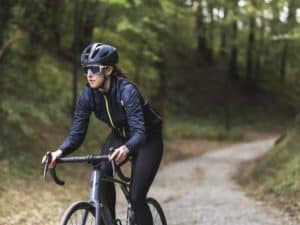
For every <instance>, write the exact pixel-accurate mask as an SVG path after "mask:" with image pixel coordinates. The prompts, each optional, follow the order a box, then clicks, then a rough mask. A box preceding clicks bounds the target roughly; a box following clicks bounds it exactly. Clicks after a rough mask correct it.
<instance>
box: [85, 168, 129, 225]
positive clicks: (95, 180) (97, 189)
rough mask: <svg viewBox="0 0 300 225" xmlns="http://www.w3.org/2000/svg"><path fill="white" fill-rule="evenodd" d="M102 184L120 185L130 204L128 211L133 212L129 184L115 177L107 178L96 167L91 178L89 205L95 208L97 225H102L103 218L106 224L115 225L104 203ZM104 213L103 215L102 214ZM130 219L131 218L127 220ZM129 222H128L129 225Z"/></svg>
mask: <svg viewBox="0 0 300 225" xmlns="http://www.w3.org/2000/svg"><path fill="white" fill-rule="evenodd" d="M102 182H111V183H114V184H115V183H118V184H119V185H120V188H121V190H122V192H123V194H124V196H125V198H126V200H127V203H128V210H131V204H130V200H129V184H128V183H126V182H124V181H122V180H119V179H116V178H114V177H110V176H106V175H103V174H101V169H100V168H99V167H94V169H93V172H92V176H91V187H90V201H89V203H91V204H93V205H94V206H95V218H96V225H99V224H100V218H101V216H102V218H103V220H104V222H105V224H114V221H113V218H111V214H110V212H108V208H107V206H106V205H105V203H104V202H102V199H103V198H102V197H101V196H100V195H101V194H102V191H101V183H102ZM101 213H102V214H101ZM127 219H130V218H127ZM128 222H129V221H127V224H128Z"/></svg>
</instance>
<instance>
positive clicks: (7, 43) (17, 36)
mask: <svg viewBox="0 0 300 225" xmlns="http://www.w3.org/2000/svg"><path fill="white" fill-rule="evenodd" d="M23 35H24V33H23V32H21V31H17V32H16V33H15V34H14V35H13V36H12V37H10V38H9V39H8V40H6V41H5V42H4V44H3V45H2V46H1V48H0V58H1V57H2V56H3V54H4V52H5V50H6V49H7V48H8V47H9V46H10V45H12V44H13V43H14V42H16V41H17V40H18V39H20V38H21V37H22V36H23Z"/></svg>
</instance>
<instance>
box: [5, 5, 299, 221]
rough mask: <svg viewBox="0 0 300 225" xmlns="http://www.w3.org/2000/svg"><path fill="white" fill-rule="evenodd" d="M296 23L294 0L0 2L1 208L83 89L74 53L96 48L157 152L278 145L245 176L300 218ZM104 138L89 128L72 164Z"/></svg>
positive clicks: (65, 122) (36, 170) (35, 166)
mask: <svg viewBox="0 0 300 225" xmlns="http://www.w3.org/2000/svg"><path fill="white" fill-rule="evenodd" d="M299 24H300V2H299V1H297V0H229V1H228V0H227V1H225V0H209V1H208V0H185V1H184V0H160V1H159V0H149V1H141V0H73V1H71V0H32V1H29V0H28V1H26V0H25V1H17V0H3V1H1V2H0V27H1V33H0V71H1V76H0V90H1V96H0V98H1V104H0V121H1V131H0V178H1V180H2V181H3V182H2V183H1V184H0V197H3V199H5V195H6V193H7V192H8V191H9V190H10V189H11V188H12V187H13V186H16V185H15V184H16V183H14V182H16V181H15V180H17V181H18V182H21V183H25V184H28V182H29V183H30V182H32V181H33V180H35V179H36V177H37V176H40V159H41V157H42V155H43V154H44V153H45V152H46V151H49V150H55V149H56V148H57V146H59V144H61V143H62V141H63V139H64V137H65V136H66V135H67V134H68V131H69V127H70V123H71V118H72V114H73V108H74V104H75V103H76V100H77V97H78V95H79V94H80V92H81V90H82V88H83V86H84V85H85V82H86V81H85V78H84V76H82V74H83V72H82V69H81V68H80V62H79V59H80V52H81V51H82V50H83V48H84V47H85V46H87V45H88V44H89V43H91V42H105V43H109V44H112V45H114V46H116V47H117V48H118V50H119V56H120V63H119V66H120V67H121V68H122V69H123V71H124V72H125V73H126V75H127V76H128V78H129V79H130V80H132V81H134V82H135V83H136V84H138V86H139V88H140V90H141V92H142V93H143V95H144V96H146V98H147V99H148V100H149V101H150V102H152V103H153V105H154V106H155V107H156V108H157V109H158V110H159V111H160V112H161V113H162V115H163V118H164V134H165V138H166V140H167V141H169V142H173V141H174V140H176V139H191V138H200V139H205V140H212V141H223V142H224V141H225V142H226V141H230V142H232V141H247V140H250V139H253V138H264V137H267V136H270V135H281V139H280V141H278V144H277V145H276V146H275V148H274V149H273V150H272V151H271V152H270V153H269V154H267V155H266V156H265V157H264V158H263V159H261V160H260V161H258V162H256V163H255V164H254V165H255V166H253V165H252V167H251V168H252V169H251V170H250V171H251V172H249V173H250V174H251V175H248V176H251V177H252V178H253V180H252V181H251V182H252V183H251V184H253V182H254V183H255V187H259V188H257V190H258V191H257V192H258V195H261V196H262V195H263V194H265V193H268V194H270V195H271V196H275V197H276V198H277V197H278V196H279V197H280V198H278V199H280V202H281V201H284V202H285V207H286V208H288V209H293V210H296V212H297V213H299V208H300V203H299V197H300V175H299V174H300V156H299V154H298V152H299V146H300V139H299V134H300V116H297V115H298V114H299V110H300V104H299V103H300V102H299V98H300V88H299V87H300V67H299V62H300V54H299V51H300V26H299ZM107 133H108V128H107V127H105V126H103V125H101V124H100V123H99V122H98V121H96V120H95V119H94V118H92V120H91V124H90V127H89V132H88V135H87V140H86V141H85V142H84V144H83V146H82V148H81V153H82V154H84V153H87V152H89V153H91V152H93V151H94V152H95V153H96V152H98V150H99V146H100V145H101V143H103V140H104V139H105V137H106V135H107ZM168 151H169V150H168V149H167V152H168ZM11 178H14V179H13V181H12V179H11ZM246 180H248V182H249V180H250V179H246ZM246 183H247V182H246ZM2 213H7V212H1V213H0V216H1V214H2Z"/></svg>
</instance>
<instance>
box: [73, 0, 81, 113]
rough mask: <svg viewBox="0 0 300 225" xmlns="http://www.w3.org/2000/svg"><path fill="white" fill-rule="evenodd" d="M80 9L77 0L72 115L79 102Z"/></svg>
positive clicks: (76, 0)
mask: <svg viewBox="0 0 300 225" xmlns="http://www.w3.org/2000/svg"><path fill="white" fill-rule="evenodd" d="M79 25H80V11H79V3H78V0H75V11H74V44H73V45H74V56H73V87H72V90H73V102H72V115H74V112H75V107H76V102H77V83H78V81H77V80H78V75H77V68H78V64H79V62H78V58H79V54H80V52H79V49H80V46H79V45H80V42H79V40H80V36H79V35H80V34H79V32H80V27H79Z"/></svg>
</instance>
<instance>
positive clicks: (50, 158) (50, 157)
mask: <svg viewBox="0 0 300 225" xmlns="http://www.w3.org/2000/svg"><path fill="white" fill-rule="evenodd" d="M51 160H52V155H51V152H47V154H46V160H45V163H44V172H43V177H44V180H46V177H47V172H48V165H49V163H50V162H51Z"/></svg>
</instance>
